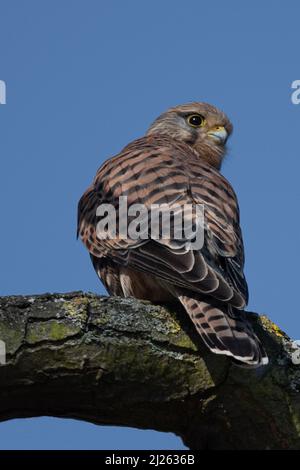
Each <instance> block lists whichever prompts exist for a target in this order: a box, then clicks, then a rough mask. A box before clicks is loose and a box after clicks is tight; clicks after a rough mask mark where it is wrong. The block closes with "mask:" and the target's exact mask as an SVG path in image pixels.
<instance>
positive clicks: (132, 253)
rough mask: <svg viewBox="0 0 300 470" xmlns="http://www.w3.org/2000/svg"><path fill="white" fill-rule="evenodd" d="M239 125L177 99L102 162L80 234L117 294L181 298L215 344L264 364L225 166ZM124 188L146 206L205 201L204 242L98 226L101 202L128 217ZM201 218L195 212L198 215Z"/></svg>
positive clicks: (82, 205)
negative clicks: (249, 317)
mask: <svg viewBox="0 0 300 470" xmlns="http://www.w3.org/2000/svg"><path fill="white" fill-rule="evenodd" d="M231 133H232V125H231V123H230V121H229V119H228V117H227V116H226V115H225V114H224V113H223V112H221V111H220V110H218V109H217V108H215V107H214V106H211V105H209V104H206V103H189V104H184V105H181V106H176V107H173V108H170V109H169V110H167V111H166V112H165V113H163V114H162V115H161V116H159V117H158V118H157V119H156V120H155V121H154V122H153V124H152V125H151V126H150V128H149V130H148V132H147V133H146V135H145V136H144V137H142V138H140V139H137V140H135V141H133V142H132V143H130V144H129V145H127V146H126V147H125V148H124V149H123V150H122V151H121V152H120V153H119V154H118V155H116V156H115V157H113V158H110V159H108V160H107V161H106V162H105V163H104V164H103V165H102V166H101V167H100V168H99V170H98V171H97V174H96V176H95V179H94V181H93V183H92V184H91V186H90V187H89V188H88V189H87V191H86V192H85V193H84V194H83V196H82V197H81V199H80V201H79V206H78V235H79V236H80V238H81V239H82V241H83V243H84V244H85V246H86V247H87V249H88V251H89V252H90V256H91V259H92V262H93V265H94V268H95V270H96V273H97V274H98V276H99V278H100V279H101V281H102V282H103V284H104V285H105V287H106V289H107V290H108V292H109V293H110V294H111V295H118V296H122V297H135V298H137V299H147V300H150V301H152V302H155V303H164V302H168V301H175V302H178V303H180V304H182V305H183V307H184V309H185V311H186V313H187V314H188V316H189V317H190V319H191V320H192V322H193V324H194V326H195V327H196V330H197V332H198V333H199V334H200V336H201V338H202V340H203V342H204V343H205V344H206V346H207V347H208V348H209V349H210V350H211V351H212V352H214V353H216V354H225V355H227V356H230V357H231V358H233V359H234V360H235V361H237V362H238V363H240V364H243V365H246V366H255V367H257V366H260V365H262V364H266V363H267V362H268V359H267V356H266V353H265V351H264V349H263V347H262V345H261V343H260V341H259V339H258V338H257V336H256V335H255V333H254V332H253V330H252V328H251V326H250V324H249V322H248V320H247V317H246V313H245V312H244V308H245V306H246V304H247V301H248V288H247V283H246V279H245V276H244V273H243V267H244V247H243V240H242V233H241V229H240V224H239V207H238V202H237V197H236V195H235V192H234V190H233V188H232V187H231V185H230V184H229V182H228V181H227V180H226V179H225V178H224V176H222V175H221V173H220V171H219V170H220V168H221V164H222V160H223V157H224V155H225V152H226V142H227V139H228V137H229V136H230V134H231ZM120 196H123V197H125V196H126V197H127V202H128V205H132V204H143V206H145V207H146V208H150V207H152V206H153V205H162V206H163V207H164V210H166V209H168V208H170V209H171V208H172V207H173V206H175V205H177V207H178V206H179V207H183V206H184V205H190V206H191V207H193V208H197V207H200V206H201V207H202V208H203V209H204V219H203V224H202V230H203V235H204V238H203V244H202V246H201V247H200V248H199V247H198V248H195V247H194V246H193V245H192V244H191V243H190V242H191V239H189V238H188V237H187V238H186V239H185V238H184V237H181V238H180V237H176V236H175V235H174V233H173V232H174V231H173V232H172V231H171V232H170V235H169V237H161V238H157V237H153V236H151V233H150V236H148V237H131V236H128V235H127V236H126V237H121V236H120V230H119V228H117V230H116V232H114V231H112V232H114V236H108V235H111V234H112V232H107V234H106V236H104V237H103V236H101V233H100V236H99V232H98V231H97V224H98V222H99V220H100V219H101V217H100V218H99V213H98V212H97V209H98V208H99V206H101V205H103V204H109V205H112V207H113V208H114V209H115V214H116V216H117V221H119V222H120V220H121V218H122V217H123V216H121V213H120ZM122 220H124V219H123V218H122ZM125 220H126V219H125ZM130 220H131V219H130V218H129V219H128V221H127V224H129V221H130ZM197 220H198V219H197V218H195V216H194V215H192V216H191V217H190V225H191V226H193V227H194V226H195V225H197ZM172 223H173V224H174V220H173V221H172ZM125 228H126V227H125ZM171 228H172V227H171ZM173 228H174V227H173ZM102 235H103V234H102Z"/></svg>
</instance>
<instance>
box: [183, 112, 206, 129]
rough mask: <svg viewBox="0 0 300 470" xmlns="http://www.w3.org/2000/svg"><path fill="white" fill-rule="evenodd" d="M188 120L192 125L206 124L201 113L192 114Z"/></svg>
mask: <svg viewBox="0 0 300 470" xmlns="http://www.w3.org/2000/svg"><path fill="white" fill-rule="evenodd" d="M187 122H188V123H189V125H190V126H192V127H203V126H204V125H205V118H204V117H203V116H201V114H190V115H189V116H188V118H187Z"/></svg>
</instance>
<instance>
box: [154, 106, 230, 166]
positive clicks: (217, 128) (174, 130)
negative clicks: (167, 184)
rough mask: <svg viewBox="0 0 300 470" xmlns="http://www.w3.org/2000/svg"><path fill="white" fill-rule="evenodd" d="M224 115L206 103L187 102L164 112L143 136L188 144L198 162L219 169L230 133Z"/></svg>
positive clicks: (228, 123)
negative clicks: (156, 135) (152, 136)
mask: <svg viewBox="0 0 300 470" xmlns="http://www.w3.org/2000/svg"><path fill="white" fill-rule="evenodd" d="M232 129H233V128H232V124H231V122H230V121H229V119H228V117H227V116H226V114H224V113H223V112H222V111H220V110H219V109H217V108H215V107H214V106H211V105H210V104H207V103H188V104H183V105H180V106H175V107H174V108H170V109H168V111H166V112H165V113H163V114H161V115H160V116H159V117H158V118H157V119H156V120H155V121H154V122H153V124H152V125H151V126H150V128H149V130H148V132H147V135H154V134H160V135H161V134H163V135H167V136H168V137H171V138H173V139H176V140H179V141H181V142H185V143H186V144H188V145H190V146H191V147H192V148H193V149H194V150H195V151H196V152H197V153H198V154H199V157H200V158H201V159H204V160H206V161H207V162H208V163H209V164H210V165H213V166H214V167H216V168H220V167H221V164H222V159H223V157H224V155H225V152H226V147H225V145H226V142H227V139H228V137H229V136H230V134H231V133H232Z"/></svg>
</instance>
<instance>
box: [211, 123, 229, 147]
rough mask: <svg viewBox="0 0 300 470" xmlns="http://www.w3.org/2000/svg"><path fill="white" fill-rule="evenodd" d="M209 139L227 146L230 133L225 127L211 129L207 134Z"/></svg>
mask: <svg viewBox="0 0 300 470" xmlns="http://www.w3.org/2000/svg"><path fill="white" fill-rule="evenodd" d="M207 135H208V137H209V138H210V139H212V140H214V141H215V142H216V143H217V144H220V145H225V144H226V140H227V138H228V133H227V131H226V129H225V127H223V126H216V127H213V128H212V129H210V130H209V131H208V133H207Z"/></svg>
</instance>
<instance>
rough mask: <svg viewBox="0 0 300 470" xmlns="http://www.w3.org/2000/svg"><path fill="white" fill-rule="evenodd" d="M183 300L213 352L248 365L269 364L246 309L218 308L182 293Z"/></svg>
mask: <svg viewBox="0 0 300 470" xmlns="http://www.w3.org/2000/svg"><path fill="white" fill-rule="evenodd" d="M179 300H180V302H181V303H182V305H183V306H184V308H185V310H186V311H187V313H188V314H189V316H190V318H191V320H192V321H193V323H194V325H195V327H196V329H197V331H198V333H199V334H200V336H201V338H202V339H203V341H204V343H205V344H206V346H207V347H208V348H209V349H210V350H211V351H212V352H214V353H216V354H225V355H227V356H231V357H232V358H234V359H235V360H237V361H238V362H240V363H242V364H243V365H246V366H252V367H259V366H261V365H265V364H268V357H267V355H266V353H265V351H264V349H263V347H262V345H261V343H260V341H259V339H258V338H257V336H256V335H255V333H254V331H253V329H252V327H251V325H250V324H249V322H248V321H247V319H246V314H245V312H243V311H239V310H236V309H232V308H231V306H229V305H226V306H221V307H220V306H218V307H214V306H212V305H210V304H209V303H207V302H204V301H202V300H195V299H194V298H191V297H188V296H185V295H179ZM242 364H241V365H242Z"/></svg>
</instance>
